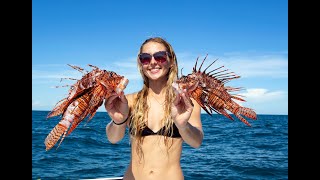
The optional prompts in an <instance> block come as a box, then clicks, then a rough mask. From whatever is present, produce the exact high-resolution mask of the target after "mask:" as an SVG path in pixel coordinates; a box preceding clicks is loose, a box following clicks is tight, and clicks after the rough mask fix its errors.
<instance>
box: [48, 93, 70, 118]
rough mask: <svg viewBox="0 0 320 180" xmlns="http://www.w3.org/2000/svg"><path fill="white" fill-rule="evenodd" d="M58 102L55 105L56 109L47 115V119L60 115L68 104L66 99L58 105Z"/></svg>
mask: <svg viewBox="0 0 320 180" xmlns="http://www.w3.org/2000/svg"><path fill="white" fill-rule="evenodd" d="M59 102H60V101H59ZM59 102H58V103H57V105H56V107H55V108H54V109H53V110H52V111H51V112H49V114H48V115H47V119H48V118H51V117H54V116H58V115H60V114H62V113H63V112H64V111H65V110H66V108H67V107H68V105H69V104H70V102H69V101H68V100H67V99H66V98H65V99H63V100H61V103H60V104H59Z"/></svg>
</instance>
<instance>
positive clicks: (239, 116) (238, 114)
mask: <svg viewBox="0 0 320 180" xmlns="http://www.w3.org/2000/svg"><path fill="white" fill-rule="evenodd" d="M235 116H236V117H237V118H239V119H240V120H241V121H242V122H243V123H245V124H246V125H248V126H251V125H250V124H249V122H248V121H247V120H246V119H244V118H243V117H242V116H241V115H240V113H236V114H235Z"/></svg>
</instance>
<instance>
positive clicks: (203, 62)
mask: <svg viewBox="0 0 320 180" xmlns="http://www.w3.org/2000/svg"><path fill="white" fill-rule="evenodd" d="M207 57H208V54H207V55H206V57H204V59H203V60H202V63H201V65H200V67H199V69H198V72H200V71H201V67H202V65H203V63H204V61H205V60H206V59H207Z"/></svg>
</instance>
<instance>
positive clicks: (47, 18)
mask: <svg viewBox="0 0 320 180" xmlns="http://www.w3.org/2000/svg"><path fill="white" fill-rule="evenodd" d="M155 36H159V37H162V38H164V39H166V40H167V41H168V42H169V43H170V44H171V45H172V46H173V49H174V51H175V53H176V55H177V60H178V66H179V69H181V68H183V70H182V73H183V74H184V75H186V74H189V73H191V71H192V67H193V66H194V64H195V61H196V59H197V58H198V57H199V60H202V59H203V58H204V57H205V56H206V55H207V54H208V57H207V59H206V61H205V63H204V66H206V65H209V64H210V63H211V62H213V61H214V60H216V59H218V60H217V62H216V63H214V64H213V65H212V66H211V67H210V69H211V70H213V69H215V68H217V67H220V66H222V65H223V66H224V67H225V69H229V72H231V71H232V72H234V73H235V74H237V75H239V76H240V78H237V79H233V80H231V81H230V82H228V83H226V86H232V87H242V88H243V90H241V91H238V92H234V93H235V94H240V95H243V96H244V99H245V100H246V102H239V101H236V102H237V103H239V104H240V105H241V106H245V107H249V108H252V109H254V110H255V112H256V113H257V114H275V115H287V114H288V1H287V0H259V1H256V0H197V1H188V0H184V1H183V0H176V1H172V0H162V1H147V0H145V1H143V0H135V1H124V0H122V1H121V0H108V1H107V0H90V1H89V0H67V1H66V0H55V1H52V0H33V1H32V110H46V111H50V110H52V109H53V107H54V106H55V104H56V103H57V102H58V101H59V100H61V99H63V98H65V97H66V96H67V94H68V90H69V89H68V87H63V86H64V85H72V84H73V83H75V81H72V80H67V79H64V80H62V81H61V82H60V80H61V78H76V79H80V78H81V77H82V75H83V74H82V73H80V72H79V71H76V70H74V69H72V68H71V67H69V66H68V65H67V64H71V65H76V66H79V67H82V68H84V69H86V70H88V71H90V70H91V68H90V67H89V66H88V64H92V65H95V66H98V67H99V68H100V69H105V70H108V71H114V72H116V73H117V74H120V75H122V76H125V77H126V78H128V79H129V84H128V86H127V88H126V89H125V91H124V92H125V94H129V93H134V92H137V91H139V90H140V89H141V88H142V78H141V76H140V74H139V72H138V69H137V63H136V57H137V54H138V51H139V48H140V45H141V44H142V43H143V42H144V40H146V39H147V38H150V37H155ZM179 76H180V72H179ZM56 86H59V87H56ZM98 111H100V112H105V109H104V107H103V106H101V107H100V108H99V109H98ZM203 113H205V112H204V111H203Z"/></svg>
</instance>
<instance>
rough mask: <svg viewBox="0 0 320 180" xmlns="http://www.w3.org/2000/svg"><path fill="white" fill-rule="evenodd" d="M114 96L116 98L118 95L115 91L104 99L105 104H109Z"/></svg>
mask: <svg viewBox="0 0 320 180" xmlns="http://www.w3.org/2000/svg"><path fill="white" fill-rule="evenodd" d="M116 98H118V95H117V94H116V93H112V94H111V95H110V96H109V97H108V98H107V99H106V102H105V105H106V106H109V105H111V104H112V103H113V101H114V100H115V99H116Z"/></svg>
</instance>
